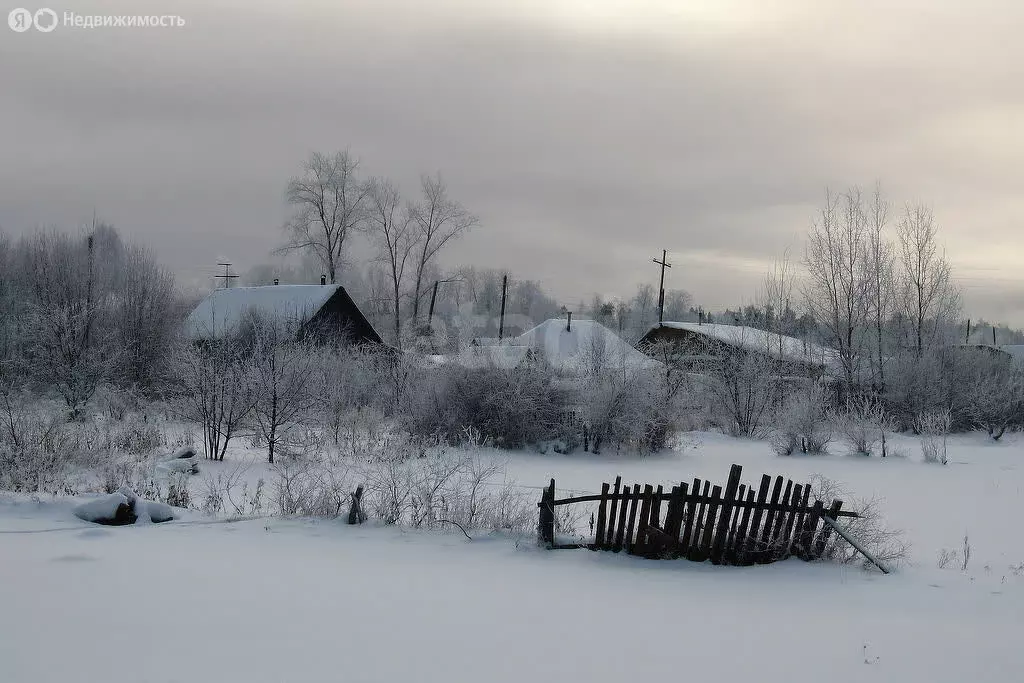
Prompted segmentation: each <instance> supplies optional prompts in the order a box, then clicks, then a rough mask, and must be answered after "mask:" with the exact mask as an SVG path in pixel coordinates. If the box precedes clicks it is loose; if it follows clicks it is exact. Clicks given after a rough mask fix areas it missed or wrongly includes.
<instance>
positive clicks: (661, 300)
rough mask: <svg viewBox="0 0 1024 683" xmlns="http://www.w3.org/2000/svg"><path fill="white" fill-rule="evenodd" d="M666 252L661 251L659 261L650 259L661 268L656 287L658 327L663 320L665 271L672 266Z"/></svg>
mask: <svg viewBox="0 0 1024 683" xmlns="http://www.w3.org/2000/svg"><path fill="white" fill-rule="evenodd" d="M667 256H668V252H667V251H666V250H665V249H662V250H661V260H660V261H659V260H658V259H656V258H655V259H651V260H652V261H654V262H655V263H657V264H658V265H659V266H661V282H660V283H659V285H658V324H659V325H660V324H661V323H662V322H664V320H665V269H666V268H671V267H672V264H671V263H669V262H668V259H667V258H666V257H667Z"/></svg>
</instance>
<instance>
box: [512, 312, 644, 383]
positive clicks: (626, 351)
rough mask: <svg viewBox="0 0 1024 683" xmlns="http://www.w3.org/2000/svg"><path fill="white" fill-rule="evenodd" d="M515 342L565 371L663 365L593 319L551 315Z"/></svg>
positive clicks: (636, 368)
mask: <svg viewBox="0 0 1024 683" xmlns="http://www.w3.org/2000/svg"><path fill="white" fill-rule="evenodd" d="M512 344H513V345H515V346H519V347H524V348H528V349H531V350H532V352H533V353H534V354H535V355H536V356H537V357H538V358H543V359H545V360H546V361H547V362H548V363H549V364H551V366H552V367H554V368H556V369H558V370H562V371H565V372H582V371H586V370H589V369H594V368H601V369H604V370H622V369H626V370H632V371H636V370H651V369H657V368H658V367H661V363H659V362H658V361H656V360H654V359H653V358H651V357H649V356H647V355H645V354H643V353H642V352H640V351H638V350H637V349H636V348H634V347H633V346H631V345H630V344H628V343H627V342H626V341H624V340H623V339H622V338H621V337H619V336H618V335H617V334H615V333H614V332H612V331H611V330H609V329H608V328H607V327H605V326H604V325H602V324H601V323H599V322H597V321H594V320H572V321H571V322H570V321H568V320H566V319H564V318H552V319H550V320H546V321H544V322H542V323H541V324H540V325H537V326H536V327H534V328H533V329H531V330H527V331H526V332H524V333H523V334H521V335H519V336H518V337H516V338H515V339H514V340H513V341H512ZM497 348H502V347H497Z"/></svg>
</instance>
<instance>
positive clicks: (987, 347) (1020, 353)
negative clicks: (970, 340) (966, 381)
mask: <svg viewBox="0 0 1024 683" xmlns="http://www.w3.org/2000/svg"><path fill="white" fill-rule="evenodd" d="M958 348H960V349H962V350H965V351H974V352H980V353H986V354H991V355H994V356H996V357H1000V358H1005V359H1007V360H1009V361H1010V363H1011V366H1012V367H1014V368H1016V369H1018V370H1024V344H999V345H995V346H994V345H992V344H960V345H958Z"/></svg>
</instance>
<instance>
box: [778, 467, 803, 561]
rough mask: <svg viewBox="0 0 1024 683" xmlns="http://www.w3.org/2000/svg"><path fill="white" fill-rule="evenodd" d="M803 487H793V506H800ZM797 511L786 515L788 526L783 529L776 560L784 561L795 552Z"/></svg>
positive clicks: (798, 485)
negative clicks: (794, 535)
mask: <svg viewBox="0 0 1024 683" xmlns="http://www.w3.org/2000/svg"><path fill="white" fill-rule="evenodd" d="M803 488H804V487H803V486H801V485H800V484H797V485H796V486H794V487H793V501H792V502H793V504H794V505H798V504H799V503H800V500H801V499H802V496H803ZM798 515H799V513H798V512H797V511H795V510H794V511H793V512H790V513H788V514H787V515H786V525H785V526H784V527H782V534H781V535H780V536H779V550H778V553H777V554H776V559H779V560H784V559H786V558H787V557H789V555H790V553H792V552H793V529H794V528H795V525H796V518H797V516H798Z"/></svg>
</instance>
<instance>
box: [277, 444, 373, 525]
mask: <svg viewBox="0 0 1024 683" xmlns="http://www.w3.org/2000/svg"><path fill="white" fill-rule="evenodd" d="M351 475H352V471H351V464H350V463H349V462H348V461H346V460H343V459H338V458H328V457H324V456H305V455H297V456H296V455H288V456H282V457H280V458H278V460H277V461H276V462H275V463H274V479H273V480H272V493H271V495H272V496H273V503H274V507H275V511H276V512H277V513H278V514H281V515H298V516H300V517H337V516H338V515H340V514H341V513H342V508H343V507H344V506H345V505H346V504H347V503H348V500H349V495H350V494H351V493H352V491H353V490H354V489H355V480H354V478H353V477H352V476H351Z"/></svg>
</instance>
